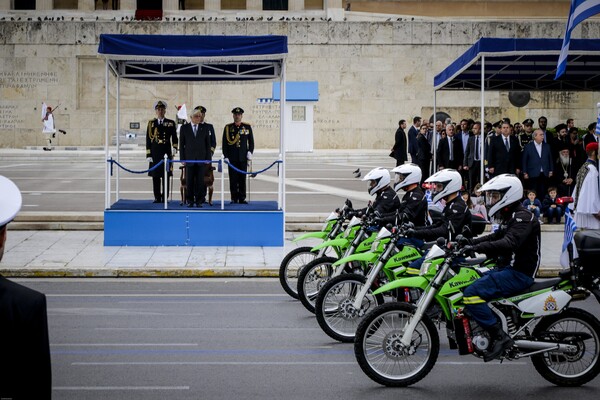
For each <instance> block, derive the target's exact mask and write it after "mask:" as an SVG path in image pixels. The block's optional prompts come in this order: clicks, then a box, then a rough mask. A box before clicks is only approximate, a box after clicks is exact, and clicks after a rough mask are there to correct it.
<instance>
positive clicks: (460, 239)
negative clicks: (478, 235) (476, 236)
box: [458, 235, 473, 247]
mask: <svg viewBox="0 0 600 400" xmlns="http://www.w3.org/2000/svg"><path fill="white" fill-rule="evenodd" d="M472 244H473V241H472V240H471V239H469V238H467V237H464V236H462V235H459V237H458V245H459V246H460V247H465V246H469V245H472Z"/></svg>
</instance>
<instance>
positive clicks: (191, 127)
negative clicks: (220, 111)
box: [179, 106, 215, 207]
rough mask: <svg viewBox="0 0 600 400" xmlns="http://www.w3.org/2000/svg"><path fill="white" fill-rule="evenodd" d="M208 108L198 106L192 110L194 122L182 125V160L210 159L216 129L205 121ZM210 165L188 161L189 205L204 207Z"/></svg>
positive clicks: (180, 143) (186, 169)
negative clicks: (206, 180)
mask: <svg viewBox="0 0 600 400" xmlns="http://www.w3.org/2000/svg"><path fill="white" fill-rule="evenodd" d="M205 115H206V108H204V107H203V106H198V107H196V108H194V111H193V112H192V122H191V123H189V124H185V125H183V126H182V127H181V131H180V133H179V149H180V152H181V159H182V160H188V161H193V160H196V161H198V160H210V159H211V156H212V153H211V143H210V138H211V135H212V136H213V137H214V136H215V129H214V128H213V126H212V125H211V124H208V123H206V122H204V116H205ZM207 167H208V166H207V165H206V164H204V163H186V164H185V180H186V185H187V206H188V207H193V206H194V203H196V207H202V203H204V201H205V200H206V186H205V185H204V173H205V171H206V168H207Z"/></svg>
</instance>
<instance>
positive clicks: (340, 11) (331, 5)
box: [325, 0, 344, 21]
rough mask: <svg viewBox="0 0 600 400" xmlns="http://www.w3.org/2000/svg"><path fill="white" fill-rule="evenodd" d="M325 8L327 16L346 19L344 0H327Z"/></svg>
mask: <svg viewBox="0 0 600 400" xmlns="http://www.w3.org/2000/svg"><path fill="white" fill-rule="evenodd" d="M325 10H326V11H327V18H331V19H332V20H334V21H342V20H343V19H344V1H343V0H325Z"/></svg>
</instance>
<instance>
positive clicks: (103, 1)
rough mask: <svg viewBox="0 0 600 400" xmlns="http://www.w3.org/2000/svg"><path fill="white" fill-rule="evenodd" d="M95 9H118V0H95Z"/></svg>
mask: <svg viewBox="0 0 600 400" xmlns="http://www.w3.org/2000/svg"><path fill="white" fill-rule="evenodd" d="M95 6H96V10H118V9H119V8H120V7H121V6H120V4H119V0H95Z"/></svg>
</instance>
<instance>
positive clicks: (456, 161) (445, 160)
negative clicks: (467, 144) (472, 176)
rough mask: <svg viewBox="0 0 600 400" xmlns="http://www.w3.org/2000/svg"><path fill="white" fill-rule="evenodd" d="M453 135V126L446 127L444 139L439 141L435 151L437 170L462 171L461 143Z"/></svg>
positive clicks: (462, 155)
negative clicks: (450, 169)
mask: <svg viewBox="0 0 600 400" xmlns="http://www.w3.org/2000/svg"><path fill="white" fill-rule="evenodd" d="M455 133H456V127H455V126H454V125H452V124H448V125H446V138H445V139H441V140H440V143H439V145H438V149H437V164H438V170H441V169H444V168H452V169H455V170H457V171H460V170H462V163H463V158H464V154H463V147H462V141H461V140H460V138H459V137H457V136H456V135H455Z"/></svg>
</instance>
